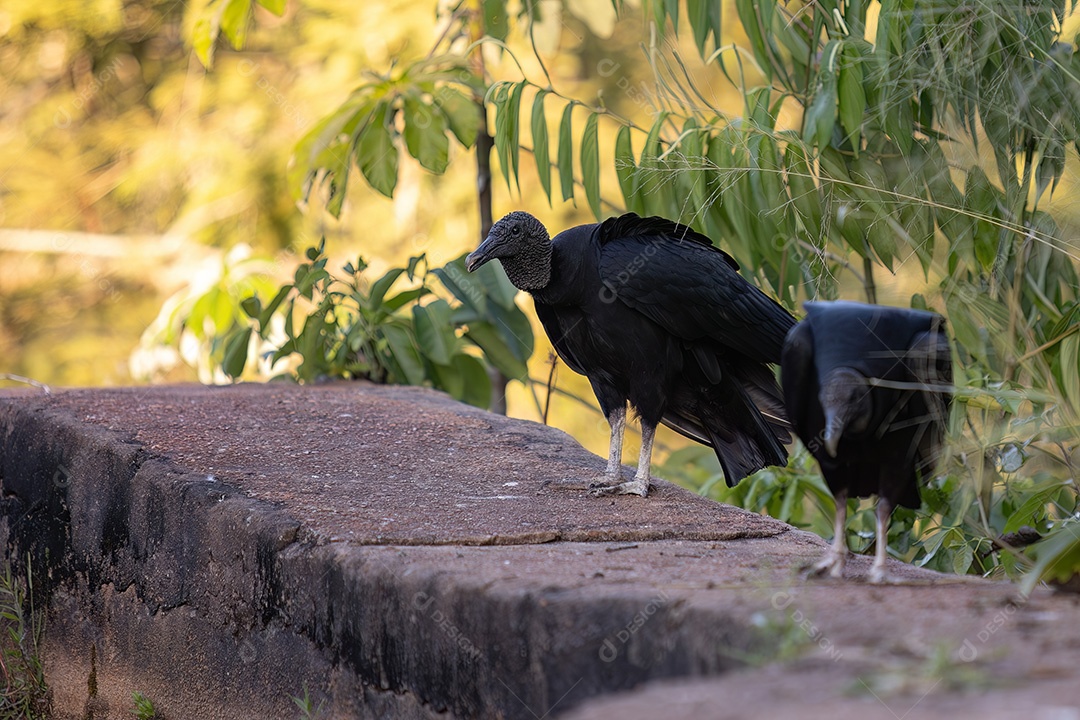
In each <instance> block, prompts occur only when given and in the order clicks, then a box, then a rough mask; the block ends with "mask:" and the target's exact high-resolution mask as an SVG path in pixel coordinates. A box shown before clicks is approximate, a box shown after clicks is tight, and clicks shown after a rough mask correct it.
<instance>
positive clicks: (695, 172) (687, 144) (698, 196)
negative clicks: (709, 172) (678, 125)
mask: <svg viewBox="0 0 1080 720" xmlns="http://www.w3.org/2000/svg"><path fill="white" fill-rule="evenodd" d="M701 133H702V131H701V129H700V128H699V127H698V124H697V120H695V119H694V118H687V120H686V122H685V123H683V127H682V134H681V137H682V140H681V141H680V148H681V150H682V157H683V159H684V160H685V167H684V168H683V169H682V172H683V174H684V180H685V182H686V184H687V185H688V186H689V187H690V197H691V199H692V201H693V211H694V213H695V214H697V213H698V212H700V211H701V210H702V209H703V208H704V206H705V201H706V192H705V177H706V172H705V167H706V163H707V161H708V160H707V158H706V157H705V149H704V143H703V142H702V136H701Z"/></svg>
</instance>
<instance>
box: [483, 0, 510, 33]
mask: <svg viewBox="0 0 1080 720" xmlns="http://www.w3.org/2000/svg"><path fill="white" fill-rule="evenodd" d="M483 3H484V32H485V33H486V34H488V35H490V36H491V37H493V38H496V39H498V40H505V39H506V35H507V33H508V32H509V31H510V25H509V23H508V22H507V19H506V0H483Z"/></svg>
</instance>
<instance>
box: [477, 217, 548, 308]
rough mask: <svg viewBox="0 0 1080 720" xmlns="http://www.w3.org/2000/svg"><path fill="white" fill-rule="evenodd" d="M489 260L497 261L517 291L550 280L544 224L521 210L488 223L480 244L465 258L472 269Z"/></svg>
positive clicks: (546, 236) (537, 285)
mask: <svg viewBox="0 0 1080 720" xmlns="http://www.w3.org/2000/svg"><path fill="white" fill-rule="evenodd" d="M490 260H499V261H500V262H501V263H502V266H503V269H504V270H506V276H507V277H508V278H510V282H511V283H513V284H514V287H516V288H517V289H518V290H540V289H542V288H545V287H547V284H548V282H550V281H551V236H550V235H548V231H547V228H545V227H544V224H543V223H542V222H540V221H539V220H537V219H536V218H534V217H533V216H532V215H530V214H529V213H527V212H522V211H520V210H518V211H516V212H512V213H510V214H509V215H506V216H504V217H503V219H502V220H499V222H497V223H495V224H494V225H492V226H491V231H490V232H489V233H488V236H487V238H486V239H485V240H484V242H482V243H481V244H480V247H478V248H476V250H473V251H472V252H471V253H469V256H468V257H467V258H465V267H466V268H467V269H468V270H469V272H472V271H473V270H476V269H477V268H478V267H480V266H481V265H483V264H484V263H486V262H488V261H490Z"/></svg>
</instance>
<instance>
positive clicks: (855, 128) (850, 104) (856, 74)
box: [837, 43, 866, 157]
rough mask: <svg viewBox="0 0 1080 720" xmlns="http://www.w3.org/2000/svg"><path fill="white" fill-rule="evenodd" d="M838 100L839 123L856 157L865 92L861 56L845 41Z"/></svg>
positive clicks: (840, 67)
mask: <svg viewBox="0 0 1080 720" xmlns="http://www.w3.org/2000/svg"><path fill="white" fill-rule="evenodd" d="M839 61H840V63H839V77H838V79H837V84H838V100H839V114H840V125H841V126H842V127H843V129H844V133H845V136H846V137H847V139H848V141H849V142H850V143H851V147H852V150H853V151H854V152H855V155H856V157H857V156H858V154H859V146H860V136H861V132H862V121H863V114H864V112H865V111H866V93H865V92H864V91H863V69H862V56H861V55H860V54H859V50H858V48H857V47H855V45H854V44H851V43H845V44H844V49H843V51H842V52H841V54H840V57H839Z"/></svg>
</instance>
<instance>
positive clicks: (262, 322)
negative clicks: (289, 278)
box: [259, 285, 293, 339]
mask: <svg viewBox="0 0 1080 720" xmlns="http://www.w3.org/2000/svg"><path fill="white" fill-rule="evenodd" d="M292 289H293V286H292V285H282V286H281V288H279V289H278V291H277V294H276V295H274V299H273V300H271V301H270V303H269V304H268V305H267V306H266V307H265V308H263V311H262V312H261V313H260V314H259V335H260V336H261V337H263V338H264V339H265V338H266V334H267V333H269V332H270V318H271V317H272V316H273V315H274V313H275V312H277V309H278V308H279V307H280V306H281V303H282V302H284V300H285V298H287V297H288V296H289V291H290V290H292Z"/></svg>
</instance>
